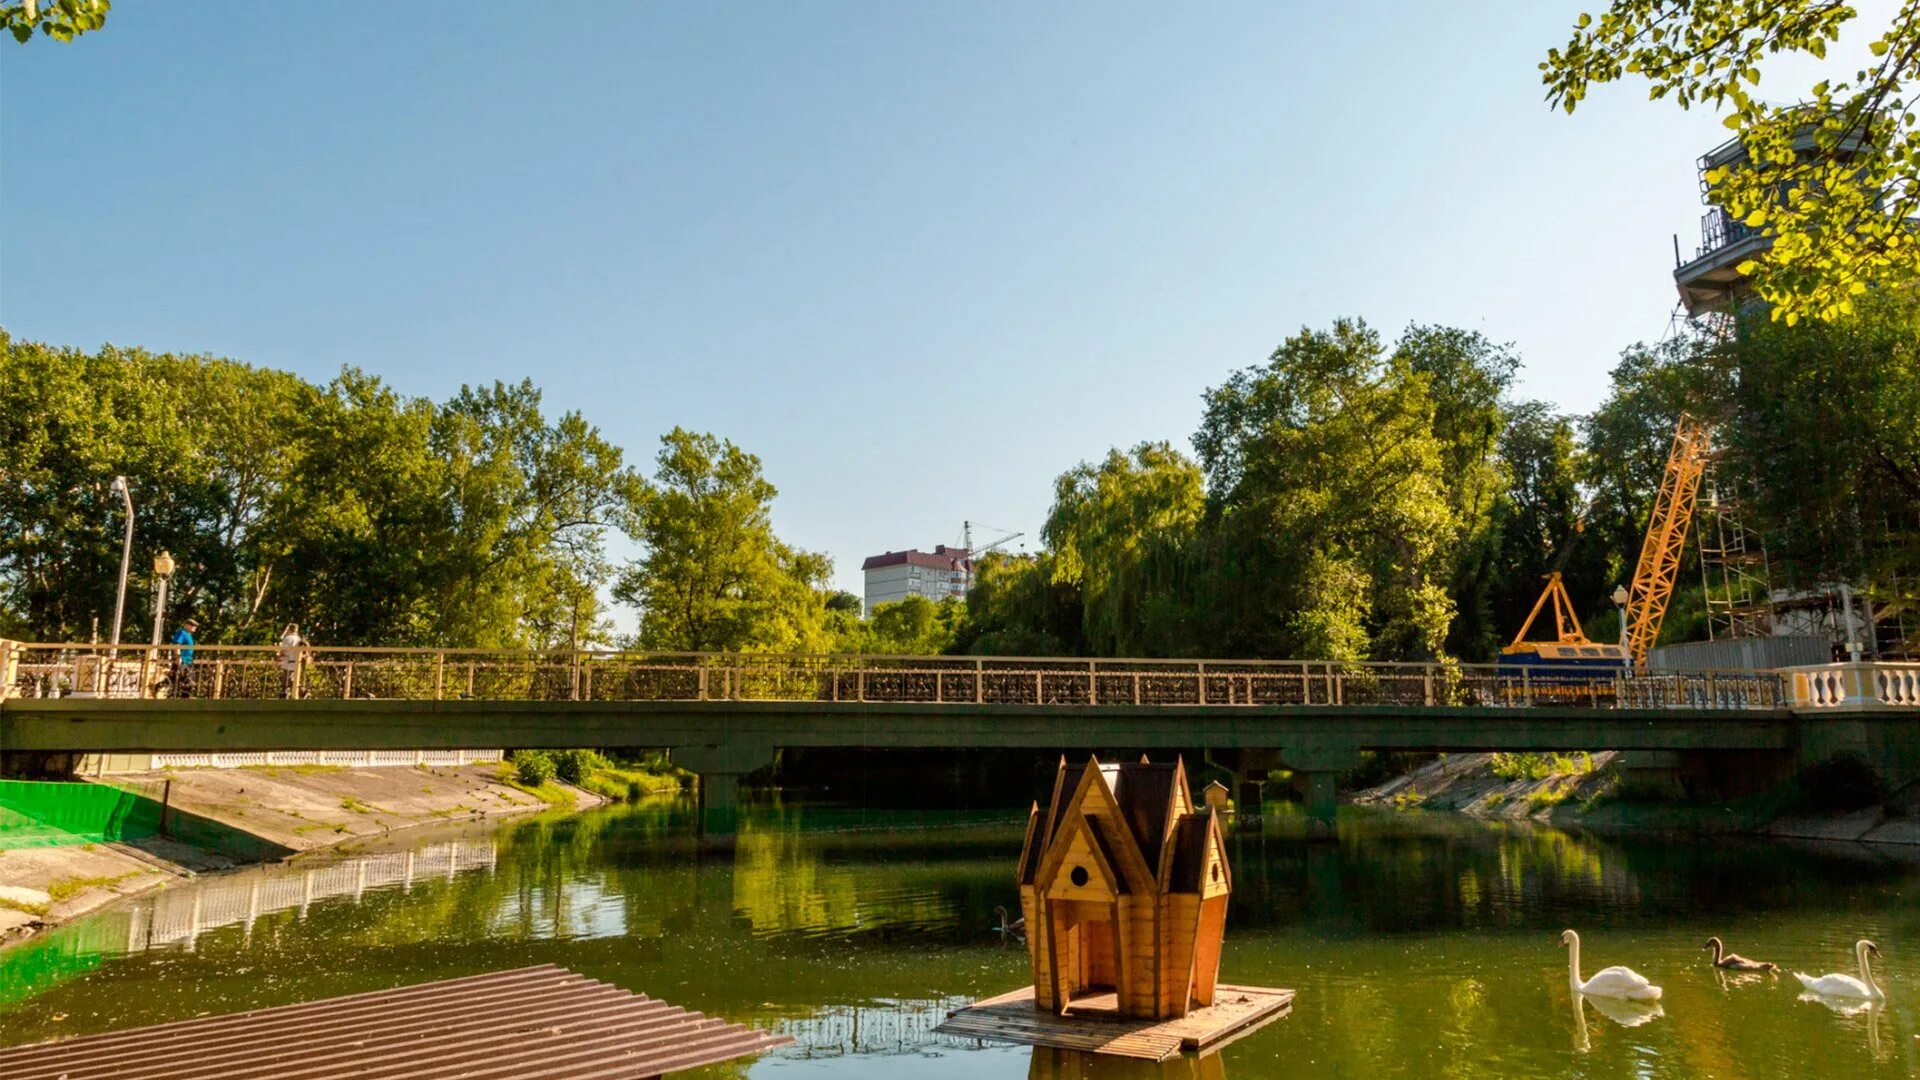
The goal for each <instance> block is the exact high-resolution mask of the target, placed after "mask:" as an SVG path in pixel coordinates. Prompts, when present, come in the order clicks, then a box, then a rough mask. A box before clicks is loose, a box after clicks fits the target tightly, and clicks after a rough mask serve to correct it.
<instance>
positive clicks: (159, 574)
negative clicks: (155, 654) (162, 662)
mask: <svg viewBox="0 0 1920 1080" xmlns="http://www.w3.org/2000/svg"><path fill="white" fill-rule="evenodd" d="M171 580H173V556H172V555H169V554H167V553H166V552H165V551H162V552H161V553H160V554H158V555H155V556H154V557H153V644H154V648H156V649H157V648H159V646H160V632H161V629H162V624H163V623H165V621H166V618H167V583H168V582H169V581H171Z"/></svg>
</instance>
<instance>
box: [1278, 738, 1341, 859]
mask: <svg viewBox="0 0 1920 1080" xmlns="http://www.w3.org/2000/svg"><path fill="white" fill-rule="evenodd" d="M1280 756H1281V757H1282V758H1284V759H1285V760H1286V763H1287V764H1288V765H1289V766H1290V767H1291V768H1292V769H1293V772H1294V775H1295V776H1297V777H1299V779H1300V783H1301V785H1302V786H1303V787H1304V789H1305V790H1304V791H1303V792H1302V794H1304V795H1305V796H1306V803H1307V835H1308V836H1311V837H1313V838H1315V839H1320V840H1331V839H1333V838H1334V835H1335V832H1334V819H1335V816H1336V815H1337V813H1338V812H1339V809H1340V790H1339V779H1340V774H1341V773H1343V772H1346V771H1348V770H1349V769H1353V768H1357V767H1358V766H1359V764H1360V748H1359V747H1357V746H1350V745H1346V744H1335V743H1308V744H1306V745H1304V746H1299V747H1291V746H1290V747H1287V748H1286V749H1284V750H1282V751H1280Z"/></svg>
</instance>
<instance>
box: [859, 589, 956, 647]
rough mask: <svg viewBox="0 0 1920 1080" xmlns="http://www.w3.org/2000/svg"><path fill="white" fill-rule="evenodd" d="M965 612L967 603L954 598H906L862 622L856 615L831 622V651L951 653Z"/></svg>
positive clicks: (877, 610) (875, 610)
mask: <svg viewBox="0 0 1920 1080" xmlns="http://www.w3.org/2000/svg"><path fill="white" fill-rule="evenodd" d="M841 595H848V594H844V593H843V594H841ZM828 603H829V604H831V603H832V600H831V599H829V600H828ZM966 610H967V606H966V603H965V602H964V601H962V600H961V599H960V598H959V597H954V596H949V597H947V598H946V599H944V600H940V601H938V602H935V601H933V600H929V599H927V598H926V597H924V596H909V597H907V598H906V599H904V600H898V601H895V602H893V603H890V604H880V605H878V606H876V607H875V608H874V609H873V611H872V612H870V613H869V615H868V617H867V619H866V620H865V621H862V620H861V619H860V618H859V617H858V615H857V614H856V615H855V616H853V617H852V618H850V619H830V622H829V626H830V627H831V628H832V629H833V630H834V633H833V641H832V648H833V651H834V652H841V653H878V654H882V655H888V656H938V655H940V654H941V653H944V652H947V651H949V650H950V649H952V647H953V641H954V631H955V630H956V629H957V628H958V627H959V625H960V621H961V619H962V617H963V616H964V614H965V612H966ZM833 614H837V613H833V612H830V616H831V615H833Z"/></svg>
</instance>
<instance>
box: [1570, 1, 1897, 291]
mask: <svg viewBox="0 0 1920 1080" xmlns="http://www.w3.org/2000/svg"><path fill="white" fill-rule="evenodd" d="M1857 15H1858V12H1857V11H1856V9H1855V8H1854V7H1853V6H1852V5H1850V4H1845V3H1835V2H1832V0H1772V2H1770V3H1755V2H1753V0H1614V3H1613V4H1612V5H1611V6H1610V7H1609V8H1607V9H1606V10H1605V11H1603V12H1601V13H1600V14H1599V16H1598V17H1597V18H1596V17H1594V16H1592V15H1581V16H1580V18H1579V20H1578V22H1577V24H1576V27H1575V30H1574V33H1573V37H1572V39H1571V40H1570V41H1568V43H1567V45H1566V47H1565V48H1562V49H1551V50H1549V51H1548V53H1547V58H1546V60H1545V61H1544V62H1543V63H1541V65H1540V70H1541V72H1542V80H1543V81H1544V83H1545V84H1546V87H1547V98H1548V100H1549V101H1551V102H1552V103H1554V104H1556V105H1559V106H1560V107H1562V108H1564V109H1566V110H1567V111H1568V112H1572V111H1574V109H1575V108H1577V107H1578V106H1579V104H1580V102H1581V101H1582V100H1584V99H1585V97H1586V96H1587V93H1588V91H1589V90H1590V89H1592V88H1593V87H1594V86H1596V85H1601V84H1606V83H1612V82H1617V81H1620V80H1622V79H1625V78H1628V77H1629V76H1631V77H1636V78H1639V79H1644V80H1645V81H1646V82H1647V84H1648V90H1649V94H1650V95H1651V97H1652V98H1653V99H1654V100H1656V101H1658V100H1670V101H1673V102H1674V103H1675V104H1677V105H1679V106H1680V107H1681V108H1683V109H1688V108H1691V107H1692V106H1694V105H1706V106H1711V107H1713V108H1716V109H1723V110H1725V112H1726V118H1725V124H1726V126H1727V127H1728V128H1730V129H1732V131H1733V132H1734V133H1735V134H1736V136H1737V137H1738V138H1739V139H1740V141H1741V143H1742V144H1743V146H1744V147H1745V150H1746V154H1745V157H1744V159H1743V160H1739V161H1736V162H1734V163H1732V164H1729V165H1725V166H1721V167H1717V168H1715V169H1713V170H1711V171H1710V172H1709V174H1708V176H1707V180H1708V181H1709V183H1710V184H1711V187H1710V188H1709V190H1708V195H1709V197H1710V198H1711V199H1712V200H1713V201H1714V202H1715V203H1716V204H1717V205H1719V206H1720V207H1722V208H1723V209H1724V210H1725V211H1726V212H1727V213H1728V215H1729V216H1731V217H1732V218H1733V219H1734V220H1736V221H1740V222H1743V223H1745V224H1746V225H1748V226H1750V227H1753V228H1755V229H1760V230H1764V232H1765V233H1766V234H1767V235H1769V236H1771V237H1772V240H1773V243H1772V245H1771V246H1770V248H1769V249H1768V251H1767V252H1766V254H1765V255H1763V256H1762V257H1760V258H1758V259H1755V260H1751V261H1750V262H1748V263H1745V264H1743V265H1742V266H1741V270H1742V271H1743V272H1745V273H1749V274H1751V275H1752V276H1753V284H1754V288H1755V290H1756V291H1757V292H1758V293H1759V294H1760V296H1761V297H1762V298H1764V299H1766V300H1767V301H1768V302H1769V303H1770V305H1771V307H1772V312H1773V315H1774V317H1775V318H1779V319H1783V320H1784V321H1786V322H1787V323H1789V324H1792V323H1795V322H1798V321H1799V320H1800V319H1802V318H1807V317H1818V318H1821V319H1823V320H1831V319H1834V318H1837V317H1839V316H1842V315H1845V314H1847V313H1848V312H1850V311H1852V310H1853V306H1854V303H1855V300H1856V299H1857V298H1858V297H1859V296H1860V295H1861V294H1862V293H1864V292H1866V291H1867V289H1868V288H1869V287H1871V286H1874V285H1887V284H1894V283H1898V282H1901V281H1907V280H1911V279H1913V278H1914V277H1915V276H1917V275H1920V243H1916V237H1915V236H1914V232H1913V228H1912V219H1913V218H1914V217H1915V216H1916V214H1920V125H1917V124H1916V120H1915V112H1916V109H1915V105H1916V101H1915V98H1916V96H1917V95H1920V0H1901V2H1900V3H1899V4H1898V6H1897V7H1896V8H1895V9H1894V12H1893V17H1892V21H1891V23H1890V24H1888V25H1886V26H1885V27H1884V28H1881V29H1880V30H1879V32H1878V35H1877V36H1876V37H1874V38H1873V39H1872V41H1871V42H1870V43H1869V44H1870V51H1871V53H1872V56H1873V59H1872V62H1871V63H1870V65H1869V66H1867V67H1865V68H1860V69H1856V70H1854V71H1853V72H1851V73H1850V74H1847V73H1840V74H1839V75H1837V76H1836V77H1830V78H1826V79H1822V80H1820V81H1819V82H1817V83H1815V84H1814V85H1812V86H1811V87H1795V88H1788V89H1787V90H1786V91H1785V92H1784V93H1781V92H1774V93H1773V94H1772V95H1771V96H1773V97H1775V98H1781V99H1792V100H1791V103H1788V104H1774V103H1771V102H1769V101H1767V100H1763V99H1762V98H1760V97H1759V96H1757V95H1758V93H1759V91H1758V89H1757V88H1758V87H1759V86H1760V83H1761V77H1762V74H1763V71H1762V68H1763V66H1764V65H1765V64H1766V63H1767V62H1768V60H1769V58H1771V57H1774V56H1777V55H1779V54H1781V53H1801V54H1804V55H1806V56H1808V57H1811V58H1813V59H1814V60H1816V61H1817V60H1823V59H1825V57H1826V55H1827V50H1828V48H1829V46H1831V45H1832V44H1833V43H1834V42H1836V41H1838V40H1839V38H1840V32H1841V29H1842V27H1844V26H1845V25H1846V24H1847V23H1848V22H1850V21H1851V20H1853V19H1854V18H1856V17H1857Z"/></svg>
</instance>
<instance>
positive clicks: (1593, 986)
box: [1560, 930, 1660, 1001]
mask: <svg viewBox="0 0 1920 1080" xmlns="http://www.w3.org/2000/svg"><path fill="white" fill-rule="evenodd" d="M1560 944H1562V945H1565V946H1566V947H1567V982H1568V984H1569V985H1571V986H1572V987H1573V992H1574V993H1576V994H1585V995H1587V996H1588V997H1596V998H1603V997H1605V998H1626V999H1627V1000H1629V1001H1658V1000H1660V988H1659V987H1657V986H1655V985H1653V984H1652V983H1650V982H1648V981H1647V977H1646V976H1645V975H1642V974H1640V973H1639V972H1637V971H1635V970H1633V969H1632V968H1626V967H1610V968H1604V969H1602V970H1600V971H1597V972H1594V975H1593V978H1591V979H1587V980H1585V981H1582V980H1581V978H1580V935H1579V934H1576V933H1574V932H1573V931H1571V930H1567V931H1564V932H1563V933H1561V935H1560Z"/></svg>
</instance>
